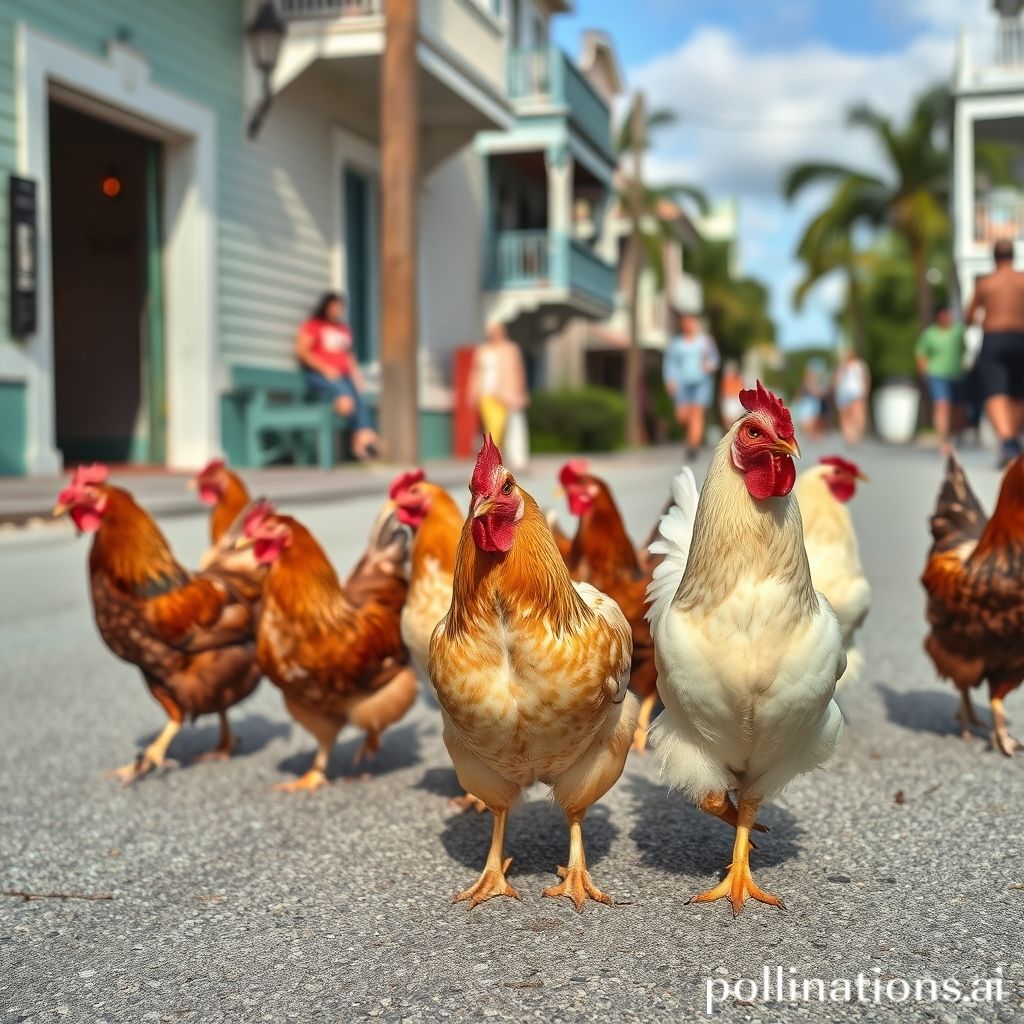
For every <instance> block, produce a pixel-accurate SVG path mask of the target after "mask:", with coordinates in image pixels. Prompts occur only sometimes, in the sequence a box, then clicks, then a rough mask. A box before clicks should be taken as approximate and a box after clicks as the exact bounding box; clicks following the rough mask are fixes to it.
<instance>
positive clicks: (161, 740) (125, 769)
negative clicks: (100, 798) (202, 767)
mask: <svg viewBox="0 0 1024 1024" xmlns="http://www.w3.org/2000/svg"><path fill="white" fill-rule="evenodd" d="M180 730H181V719H180V718H178V719H173V718H172V719H170V720H169V721H168V722H167V724H166V725H165V726H164V727H163V728H162V729H161V730H160V733H159V735H158V736H157V738H156V739H155V740H153V742H152V743H150V745H149V746H148V747H146V749H145V750H143V751H142V753H140V754H139V756H138V757H137V758H136V759H135V760H134V761H132V763H131V764H125V765H122V766H121V767H120V768H115V769H114V770H113V771H112V772H110V773H109V777H110V778H112V779H120V780H121V782H122V783H124V785H126V786H129V785H131V784H132V783H133V782H134V781H135V780H136V779H141V778H142V776H143V775H148V774H149V773H150V772H151V771H154V770H155V769H157V768H162V767H163V766H164V765H165V764H167V763H168V761H167V748H168V747H169V746H170V745H171V740H173V739H174V737H175V736H177V735H178V733H179V731H180Z"/></svg>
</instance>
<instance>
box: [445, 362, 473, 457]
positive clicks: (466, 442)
mask: <svg viewBox="0 0 1024 1024" xmlns="http://www.w3.org/2000/svg"><path fill="white" fill-rule="evenodd" d="M475 348H476V346H474V345H466V346H464V347H463V348H457V349H456V350H455V352H454V353H453V355H452V358H453V360H454V366H453V367H452V383H453V390H454V392H455V393H454V395H453V401H454V406H455V407H454V409H453V415H452V454H453V455H454V456H455V457H456V458H460V459H469V458H472V457H473V455H474V454H475V453H476V449H477V443H476V439H477V435H478V434H479V433H480V414H479V413H478V412H477V409H476V406H475V405H473V403H472V402H470V400H469V380H470V375H471V374H472V372H473V352H474V351H475Z"/></svg>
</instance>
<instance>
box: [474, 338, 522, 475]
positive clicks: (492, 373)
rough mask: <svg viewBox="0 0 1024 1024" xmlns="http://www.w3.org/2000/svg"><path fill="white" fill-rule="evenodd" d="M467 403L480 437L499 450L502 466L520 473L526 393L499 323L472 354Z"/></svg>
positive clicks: (516, 357) (518, 356) (512, 346)
mask: <svg viewBox="0 0 1024 1024" xmlns="http://www.w3.org/2000/svg"><path fill="white" fill-rule="evenodd" d="M469 392H470V394H469V399H470V401H471V402H472V403H473V404H474V405H476V407H477V409H478V410H479V413H480V420H481V423H482V426H483V430H484V433H486V434H490V435H491V438H492V439H493V441H494V443H495V444H496V445H497V446H498V447H499V448H501V450H502V452H503V453H504V456H505V461H506V465H508V467H509V468H510V469H513V470H516V471H520V472H521V471H522V470H524V469H525V468H526V465H527V463H528V462H529V458H530V441H529V433H528V430H527V424H526V409H527V406H529V404H530V392H529V390H528V388H527V386H526V367H525V366H524V365H523V354H522V352H521V351H520V349H519V346H518V345H517V344H516V343H515V342H514V341H513V340H512V339H511V338H509V336H508V334H507V333H506V332H505V327H504V325H503V324H501V323H497V322H495V323H492V324H490V325H489V326H488V328H487V339H486V341H484V342H483V344H481V345H477V347H476V350H475V352H474V353H473V369H472V373H471V376H470V386H469Z"/></svg>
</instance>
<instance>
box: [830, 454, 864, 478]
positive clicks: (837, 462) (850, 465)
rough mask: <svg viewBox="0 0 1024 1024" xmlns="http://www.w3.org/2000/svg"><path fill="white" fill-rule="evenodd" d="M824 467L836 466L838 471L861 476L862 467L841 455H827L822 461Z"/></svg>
mask: <svg viewBox="0 0 1024 1024" xmlns="http://www.w3.org/2000/svg"><path fill="white" fill-rule="evenodd" d="M821 464H822V465H823V466H835V467H836V469H840V470H842V471H843V472H844V473H849V475H850V476H860V466H858V465H857V463H856V462H851V461H850V460H849V459H844V458H843V457H842V456H841V455H826V456H825V457H824V458H823V459H822V460H821Z"/></svg>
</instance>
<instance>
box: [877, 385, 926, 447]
mask: <svg viewBox="0 0 1024 1024" xmlns="http://www.w3.org/2000/svg"><path fill="white" fill-rule="evenodd" d="M920 405H921V393H920V392H919V391H918V389H917V388H916V387H915V386H914V385H913V384H883V385H882V386H881V387H880V388H878V389H877V390H876V391H875V398H874V406H873V407H874V413H875V429H876V430H877V431H878V436H879V437H881V439H882V440H883V441H888V443H889V444H909V443H910V442H911V441H913V439H914V434H915V433H916V431H917V413H918V409H919V407H920Z"/></svg>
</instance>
